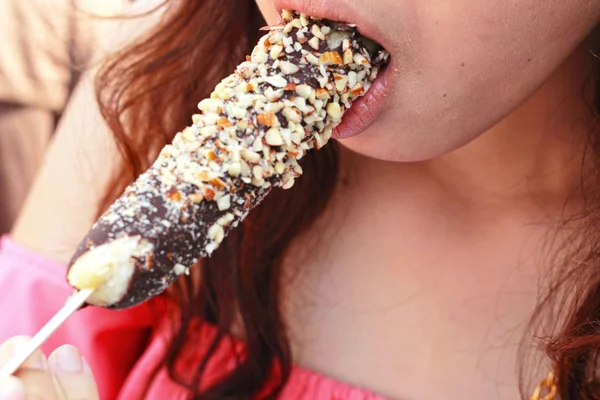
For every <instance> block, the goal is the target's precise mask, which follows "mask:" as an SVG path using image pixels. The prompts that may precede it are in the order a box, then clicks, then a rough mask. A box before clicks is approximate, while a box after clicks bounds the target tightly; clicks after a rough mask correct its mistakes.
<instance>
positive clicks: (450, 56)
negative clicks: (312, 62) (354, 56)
mask: <svg viewBox="0 0 600 400" xmlns="http://www.w3.org/2000/svg"><path fill="white" fill-rule="evenodd" d="M467 3H468V4H467ZM526 3H531V2H529V1H523V2H519V3H516V2H511V1H509V2H489V1H481V2H471V1H466V0H454V1H453V2H452V7H447V6H444V5H443V4H442V3H441V2H435V1H429V2H427V1H424V2H420V3H417V2H415V3H413V4H412V5H413V11H414V19H413V21H411V22H413V23H412V24H411V26H410V30H411V31H410V33H409V34H408V36H407V37H410V40H409V41H406V40H404V41H403V40H401V39H400V38H397V40H396V43H398V47H397V48H394V49H392V50H393V58H394V65H393V67H394V69H395V70H394V71H393V73H392V75H393V84H392V90H391V91H390V93H389V95H388V98H387V108H386V110H384V112H383V113H382V115H381V117H380V118H379V119H378V121H377V122H376V123H375V124H374V125H373V126H372V127H371V128H370V129H369V130H367V131H366V132H364V133H363V134H361V135H359V136H357V137H354V138H350V139H345V140H343V141H342V143H343V144H344V145H345V146H347V147H349V148H351V149H352V150H354V151H356V152H359V153H362V154H365V155H369V156H373V157H376V158H382V159H387V160H392V161H416V160H424V159H428V158H433V157H436V156H439V155H441V154H444V153H446V152H449V151H451V150H454V149H456V148H458V147H461V146H463V145H464V144H466V143H468V142H469V141H471V140H473V139H474V138H476V137H477V136H479V135H480V134H482V133H483V132H485V131H486V130H488V129H489V128H491V127H492V126H493V125H494V124H496V123H497V122H499V121H500V120H501V119H502V118H504V117H506V116H507V115H508V114H510V113H511V112H512V111H514V110H515V109H516V108H517V107H518V106H519V105H520V104H522V103H523V102H524V101H525V100H526V99H527V98H528V97H529V96H531V95H532V94H533V93H534V92H535V91H536V89H537V88H539V87H540V86H541V85H542V84H543V83H544V82H545V81H546V80H547V79H548V78H549V77H550V76H551V75H552V74H553V72H554V71H555V70H556V69H557V68H558V67H559V66H560V65H561V63H562V62H564V60H565V59H566V58H568V57H569V55H570V54H571V53H573V51H574V50H575V49H576V48H577V46H578V44H579V43H580V42H581V41H582V40H583V39H584V38H585V36H586V35H587V34H588V32H589V31H590V30H591V29H592V28H593V26H594V24H595V23H596V22H597V17H595V16H593V15H589V10H587V11H586V9H585V7H573V2H571V1H568V0H565V1H562V2H561V1H557V0H547V1H546V4H547V5H546V7H538V8H536V9H535V10H533V9H532V8H531V4H529V6H527V5H521V4H526ZM396 12H397V13H401V12H402V11H401V10H397V11H396ZM399 15H401V14H399ZM391 29H399V28H394V27H393V25H390V30H391ZM400 29H401V28H400Z"/></svg>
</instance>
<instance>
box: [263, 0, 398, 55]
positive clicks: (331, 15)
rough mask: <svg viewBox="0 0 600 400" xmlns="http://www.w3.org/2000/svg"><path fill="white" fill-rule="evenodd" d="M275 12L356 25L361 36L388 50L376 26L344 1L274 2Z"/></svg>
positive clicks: (299, 0)
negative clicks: (295, 12)
mask: <svg viewBox="0 0 600 400" xmlns="http://www.w3.org/2000/svg"><path fill="white" fill-rule="evenodd" d="M274 5H275V8H276V9H277V12H279V13H280V14H281V10H294V11H298V12H300V13H302V14H306V15H310V16H313V17H320V18H325V19H329V20H332V21H339V22H347V23H350V24H356V26H357V29H358V31H359V32H360V34H361V35H363V36H365V37H367V38H369V39H371V40H374V41H375V42H377V43H379V44H380V45H381V46H383V47H384V48H385V49H388V48H389V47H388V46H387V43H386V38H385V36H384V35H383V34H382V33H381V31H380V30H379V28H378V26H377V24H374V23H371V22H370V21H368V20H367V19H366V18H365V17H364V14H362V15H361V13H358V12H356V11H355V10H353V9H352V8H350V7H348V5H347V4H346V3H345V2H344V1H340V0H274Z"/></svg>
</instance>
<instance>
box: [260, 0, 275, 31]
mask: <svg viewBox="0 0 600 400" xmlns="http://www.w3.org/2000/svg"><path fill="white" fill-rule="evenodd" d="M256 4H258V8H260V12H261V13H262V15H263V17H264V18H265V21H267V24H269V25H275V24H276V23H278V22H279V14H278V13H277V9H276V8H275V5H273V0H256Z"/></svg>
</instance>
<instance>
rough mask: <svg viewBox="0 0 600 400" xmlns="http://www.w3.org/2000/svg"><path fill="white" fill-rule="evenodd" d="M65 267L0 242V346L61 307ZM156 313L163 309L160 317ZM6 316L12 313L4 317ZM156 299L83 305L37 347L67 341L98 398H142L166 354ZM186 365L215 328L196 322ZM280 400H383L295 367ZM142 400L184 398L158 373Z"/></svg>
mask: <svg viewBox="0 0 600 400" xmlns="http://www.w3.org/2000/svg"><path fill="white" fill-rule="evenodd" d="M64 276H65V266H64V265H62V264H60V263H57V262H53V261H51V260H48V259H46V258H44V257H42V256H40V255H38V254H35V253H33V252H31V251H29V250H27V249H25V248H23V247H20V246H19V245H17V244H15V243H13V242H11V241H10V239H8V238H7V237H3V238H2V239H1V240H0V293H2V295H1V296H0V310H3V312H2V317H1V318H2V319H1V320H2V323H1V324H0V342H1V341H4V340H6V339H7V338H9V337H11V336H15V335H33V334H34V333H35V332H36V331H37V330H38V329H39V328H40V327H41V326H42V325H43V324H44V323H46V322H47V321H48V319H49V318H50V317H51V316H52V315H53V314H54V313H56V311H57V310H59V309H60V307H61V306H62V305H63V304H64V302H65V300H66V299H67V297H68V296H69V295H70V294H71V293H72V289H71V288H70V287H69V286H68V285H67V283H66V281H65V278H64ZM161 308H162V309H163V312H161V311H160V310H161ZM9 311H12V312H9ZM165 315H166V313H165V312H164V305H163V304H162V302H161V301H160V300H158V301H154V302H152V304H144V305H141V306H138V307H134V308H132V309H128V310H124V311H110V310H105V309H101V308H94V307H90V308H86V309H84V310H82V311H79V312H78V313H77V314H75V315H74V316H73V317H72V318H71V319H69V321H67V323H66V324H65V325H64V326H62V327H61V328H60V329H59V330H58V331H57V332H56V334H55V335H54V336H53V337H52V338H50V340H49V341H48V342H46V344H45V345H44V347H43V350H44V351H45V352H46V353H49V352H51V351H52V350H53V349H55V348H56V347H58V346H60V345H62V344H66V343H70V344H74V345H75V346H77V347H78V348H79V349H80V350H81V352H82V353H83V355H84V356H85V357H86V359H87V360H88V361H89V363H90V366H91V367H92V370H93V371H94V375H95V376H96V380H97V383H98V387H99V389H100V398H101V399H102V400H113V399H118V400H132V399H136V398H140V396H141V394H142V393H143V389H144V388H145V387H146V383H147V382H148V381H149V380H150V377H151V376H152V374H153V372H154V371H155V369H156V368H157V366H158V365H159V363H160V361H161V359H162V355H163V354H164V351H165V348H166V347H165V344H166V341H167V338H168V332H169V330H168V328H169V324H168V323H167V320H166V318H165ZM192 334H193V336H194V338H193V340H189V341H188V342H190V343H193V350H192V351H187V352H186V353H185V354H186V356H185V358H186V360H183V361H184V362H185V363H186V364H188V365H190V364H191V365H194V363H196V365H197V361H196V360H197V359H198V358H199V357H201V356H202V354H203V351H206V348H205V347H203V346H202V345H203V344H205V345H207V344H208V343H209V338H210V337H211V335H213V334H214V330H213V328H212V327H211V326H209V325H206V324H204V325H201V326H200V328H199V329H198V330H197V331H195V332H193V333H192ZM241 350H242V345H241V343H239V342H235V341H233V340H230V341H229V342H228V343H224V344H222V345H221V346H220V348H219V349H218V351H217V353H216V356H215V357H214V359H213V360H212V361H211V363H209V365H208V370H207V371H208V372H207V375H208V376H207V379H208V382H205V383H209V382H210V380H211V379H216V378H218V377H219V376H220V375H221V374H222V373H224V372H225V371H227V369H228V368H231V367H232V365H233V363H234V356H235V354H236V352H240V351H241ZM281 398H282V399H284V400H292V399H293V400H309V399H310V400H333V399H339V400H341V399H348V400H384V398H383V397H381V396H378V395H376V394H373V393H371V392H369V391H366V390H363V389H360V388H356V387H353V386H351V385H348V384H346V383H343V382H339V381H336V380H334V379H331V378H328V377H325V376H322V375H319V374H317V373H315V372H312V371H307V370H304V369H301V368H299V367H294V368H293V370H292V374H291V377H290V379H289V381H288V383H287V385H286V387H285V389H284V391H283V393H282V396H281ZM145 399H147V400H163V399H173V400H177V399H187V393H186V391H185V390H183V389H182V388H181V387H179V386H178V385H177V384H175V383H174V382H172V381H171V380H170V379H169V377H168V375H167V373H166V370H164V369H161V370H159V372H158V373H157V375H156V376H155V378H154V379H153V380H152V384H151V386H150V387H149V390H148V392H147V393H146V397H145Z"/></svg>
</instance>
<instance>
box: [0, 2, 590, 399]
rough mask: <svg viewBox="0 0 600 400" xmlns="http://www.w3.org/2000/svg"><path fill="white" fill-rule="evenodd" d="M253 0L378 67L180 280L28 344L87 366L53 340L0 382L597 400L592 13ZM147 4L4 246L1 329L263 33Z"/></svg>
mask: <svg viewBox="0 0 600 400" xmlns="http://www.w3.org/2000/svg"><path fill="white" fill-rule="evenodd" d="M259 6H260V9H261V11H262V14H263V15H264V17H265V18H266V20H267V22H268V23H271V24H272V23H276V22H277V19H278V15H277V10H278V9H281V8H291V9H297V10H299V11H301V12H305V13H308V14H312V15H316V16H321V17H325V18H331V19H336V20H344V21H351V22H354V23H357V24H358V26H359V29H360V30H361V31H362V32H363V33H364V34H365V35H366V36H369V37H372V38H373V39H375V40H376V41H378V42H379V43H381V44H382V45H383V46H385V47H386V48H387V49H388V50H389V52H390V53H391V56H392V63H391V65H390V66H389V67H388V68H387V70H386V72H384V73H383V74H382V76H381V77H380V78H379V82H378V83H377V84H376V85H375V87H374V89H375V90H374V91H372V92H371V93H372V95H371V96H370V98H369V101H365V102H363V103H362V104H361V105H359V106H357V107H356V108H355V111H354V112H352V113H351V114H350V115H348V116H347V118H346V119H345V121H344V123H343V124H342V125H341V126H340V128H339V129H338V131H337V138H338V139H340V140H339V141H338V142H336V143H332V144H331V145H329V146H328V147H326V148H324V149H323V150H321V151H318V152H314V153H313V154H312V155H311V156H310V157H308V158H307V159H306V160H305V161H304V170H305V175H304V176H303V178H302V179H300V180H299V181H298V183H297V186H295V187H294V188H292V189H291V190H290V191H277V192H274V193H273V194H272V195H271V196H270V197H269V198H268V199H267V200H266V201H265V202H264V204H263V205H262V206H261V207H259V208H258V209H257V210H255V211H254V212H253V213H252V214H251V215H250V217H249V218H248V219H247V221H246V222H245V223H244V224H243V226H241V228H240V229H238V230H237V231H236V232H235V233H234V234H232V235H231V236H230V237H229V238H228V239H227V240H226V241H225V242H224V243H223V245H222V247H221V248H220V249H219V250H218V251H217V252H216V253H215V254H214V256H213V257H211V258H210V259H208V260H205V261H204V262H203V263H202V265H201V266H199V267H198V268H196V269H195V270H194V271H195V273H193V274H191V275H190V276H189V277H185V278H184V279H183V280H182V281H181V282H178V284H177V285H176V286H175V287H173V289H172V290H170V291H169V292H168V293H166V294H165V295H164V296H161V297H159V298H157V299H155V300H153V301H151V302H150V303H149V304H146V305H143V306H141V307H137V308H134V309H131V310H127V311H124V312H110V311H106V310H100V309H87V310H83V311H81V312H80V313H78V315H76V316H75V317H74V318H73V319H72V320H70V321H69V323H68V324H67V325H66V326H65V327H64V328H63V329H62V330H61V331H60V332H58V334H57V335H56V336H55V337H54V338H53V339H52V341H51V342H50V343H49V344H48V348H47V349H50V348H52V347H55V345H56V344H58V343H70V344H73V345H75V346H77V347H78V348H79V349H80V350H81V352H82V353H83V354H84V355H85V356H86V358H87V359H88V360H89V362H90V365H89V366H88V365H87V364H85V363H83V361H82V359H81V357H80V355H79V353H78V352H77V351H76V350H75V348H74V347H70V346H69V347H63V348H60V349H59V350H57V352H56V353H54V354H52V355H51V356H50V359H49V360H47V361H46V360H45V358H44V357H43V355H42V354H41V353H39V354H36V355H35V356H34V357H33V358H32V359H31V360H30V362H29V363H28V364H27V365H26V366H25V367H24V368H23V369H22V370H21V372H20V373H19V375H18V376H19V378H20V380H11V381H6V383H5V386H4V387H5V388H9V387H11V385H12V387H14V388H15V390H17V391H18V390H23V389H26V390H28V391H29V392H30V393H43V394H44V396H43V398H51V397H50V396H52V394H51V393H54V389H53V384H52V380H53V379H55V380H56V381H57V382H59V384H60V386H61V389H60V390H62V392H63V393H64V394H65V396H66V398H68V399H75V398H77V399H81V398H86V399H94V398H96V396H97V394H96V389H95V386H94V381H93V378H92V374H91V372H90V371H93V372H94V375H95V378H96V384H97V386H98V389H99V390H100V396H101V398H103V399H115V398H117V399H127V400H129V399H136V398H146V399H166V398H168V399H203V400H204V399H251V398H261V399H262V398H270V399H274V398H282V399H383V398H389V399H435V398H441V397H443V398H446V399H470V398H481V397H485V398H494V399H496V398H497V399H503V400H504V399H518V398H525V399H526V398H529V397H530V396H532V393H533V396H534V397H533V398H547V399H550V398H555V399H557V398H560V399H562V400H575V399H596V398H600V385H599V378H598V375H597V374H598V372H600V371H598V368H597V363H598V359H597V358H598V352H597V350H598V348H599V347H600V328H599V326H598V322H597V321H598V319H599V317H600V273H599V272H598V271H599V270H598V268H599V267H600V258H599V256H598V254H599V251H600V245H598V237H599V233H600V228H598V217H597V210H598V207H599V206H600V199H599V198H598V196H597V194H598V193H599V192H598V187H599V185H600V176H599V174H598V161H599V160H600V154H599V152H598V151H599V150H600V147H599V146H600V142H599V141H598V139H599V138H600V132H599V128H598V126H597V124H596V118H597V114H598V109H597V107H598V106H600V85H599V82H598V78H599V77H600V75H599V74H600V63H599V61H598V60H597V58H596V56H595V54H600V49H597V48H598V47H599V46H598V45H599V43H598V39H600V32H596V31H595V27H596V25H597V24H598V23H599V22H600V3H599V2H590V1H582V0H546V1H544V2H536V1H527V0H526V1H523V0H522V1H508V2H507V1H504V2H497V1H492V0H484V1H478V2H472V1H468V0H455V1H452V3H451V5H450V3H448V2H439V1H433V0H418V1H402V2H401V1H395V0H382V1H378V2H367V1H364V0H326V1H312V0H275V1H274V2H273V1H271V0H261V1H259ZM167 7H169V9H167V10H166V11H165V17H164V19H163V21H162V22H161V24H160V25H159V26H158V27H157V28H156V30H155V31H154V33H153V34H152V35H150V36H148V37H145V38H144V39H143V40H140V41H139V42H138V44H136V45H134V46H132V47H129V48H127V49H126V50H124V51H122V52H120V53H118V54H117V55H116V56H115V57H114V58H113V59H112V60H111V61H109V62H108V63H107V64H106V65H105V66H104V68H103V69H102V70H101V71H100V72H99V75H98V77H97V80H96V83H97V85H96V88H97V90H98V100H99V105H100V107H99V110H100V113H99V115H101V116H102V117H103V118H100V116H99V115H97V114H98V113H97V111H96V110H95V109H92V108H90V107H91V104H92V94H91V93H92V89H91V88H90V87H86V86H82V87H81V88H80V89H79V91H78V93H77V94H76V96H75V99H74V100H73V103H72V105H71V109H70V111H69V112H68V115H67V117H66V119H65V120H64V122H63V124H62V126H61V131H60V132H59V133H58V135H57V140H56V141H55V142H54V143H53V147H52V149H51V150H50V153H49V155H48V157H47V160H46V166H45V168H44V169H43V171H42V173H41V175H40V176H39V178H38V180H37V183H36V185H35V187H34V189H33V193H32V194H31V196H30V199H29V201H28V202H27V204H26V206H25V210H24V212H23V214H22V216H21V218H20V221H19V223H18V225H17V227H16V229H15V231H14V232H13V235H12V237H11V238H10V239H9V238H5V239H4V241H3V244H2V252H1V253H0V257H1V259H0V267H1V268H2V274H0V293H2V298H1V299H0V308H1V309H2V310H3V313H2V328H0V330H1V331H2V336H3V337H4V338H6V337H8V336H9V335H16V334H20V333H28V334H29V333H32V331H34V329H35V327H39V325H40V324H41V323H42V322H43V321H45V320H46V319H47V318H48V317H49V316H50V315H51V314H52V313H53V312H55V311H56V310H57V309H58V308H59V307H60V305H61V303H62V302H64V299H65V297H66V296H67V295H68V294H69V293H70V292H69V288H68V287H66V285H65V283H64V272H65V271H64V267H63V266H62V265H64V263H66V262H67V261H68V258H69V255H70V254H71V253H72V252H73V250H74V246H75V245H76V244H77V242H78V241H79V239H80V238H81V237H82V236H83V235H84V233H85V232H86V231H87V230H88V229H89V227H90V225H91V223H92V222H93V220H94V218H95V216H97V215H98V213H99V212H100V211H101V210H102V209H103V208H104V207H106V206H107V204H109V203H110V202H111V201H112V200H113V199H114V198H115V197H116V196H118V195H119V194H120V192H121V191H122V190H123V188H124V187H125V185H127V184H128V183H129V182H131V181H132V180H133V179H134V177H135V176H136V175H137V174H139V173H140V172H141V171H143V170H144V168H146V167H147V166H148V165H149V163H150V162H151V161H152V159H153V157H155V156H156V154H157V151H158V150H159V149H160V148H161V147H162V145H164V144H165V143H166V142H168V141H169V140H170V138H171V137H172V135H173V133H175V132H176V131H177V130H178V129H180V128H181V127H183V126H185V125H186V124H187V122H188V121H189V118H190V115H191V114H193V112H194V107H195V104H196V103H197V102H198V100H199V99H201V98H203V97H205V96H206V95H207V94H208V93H209V92H210V90H211V89H212V87H213V85H214V84H215V83H216V82H217V81H218V80H219V79H220V78H222V77H223V76H225V75H226V74H227V73H228V72H229V71H231V70H232V69H233V68H234V66H235V65H236V63H238V62H239V61H240V60H242V59H243V56H244V54H246V53H247V52H248V51H249V49H250V47H251V46H252V44H253V43H254V42H255V41H256V39H257V37H258V36H257V35H258V30H257V28H258V27H259V26H260V25H261V24H262V23H264V22H263V21H261V18H260V14H259V13H258V9H257V7H256V5H255V4H254V3H252V2H251V1H250V0H238V1H236V0H204V1H197V0H179V1H176V2H170V3H169V5H168V6H167ZM597 50H598V51H597ZM102 120H104V121H105V122H106V126H108V127H109V128H110V129H104V130H102V124H101V121H102ZM115 143H116V146H114V144H115ZM117 151H118V154H119V155H120V158H118V160H119V162H115V153H116V152H117ZM108 165H111V166H113V165H114V168H112V167H111V168H108V167H107V166H108ZM15 310H18V312H16V311H15ZM21 340H24V339H23V338H16V339H11V340H9V341H7V342H6V343H5V344H4V345H3V346H2V347H1V348H0V362H2V360H5V359H6V358H7V357H8V356H9V355H10V352H11V351H12V350H13V349H14V347H15V345H18V343H19V342H20V341H21ZM52 374H53V375H54V378H52ZM549 374H550V375H549ZM547 376H548V378H546V377H547ZM540 381H543V383H542V384H540V386H538V382H540ZM7 390H8V389H7ZM534 392H535V393H534ZM554 392H556V393H554ZM84 394H85V395H84ZM54 396H56V398H58V397H57V396H58V395H54ZM82 396H83V397H82ZM85 396H87V397H85ZM544 396H545V397H544Z"/></svg>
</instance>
